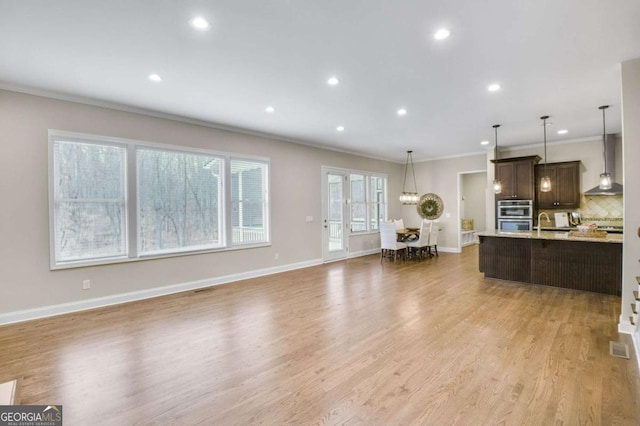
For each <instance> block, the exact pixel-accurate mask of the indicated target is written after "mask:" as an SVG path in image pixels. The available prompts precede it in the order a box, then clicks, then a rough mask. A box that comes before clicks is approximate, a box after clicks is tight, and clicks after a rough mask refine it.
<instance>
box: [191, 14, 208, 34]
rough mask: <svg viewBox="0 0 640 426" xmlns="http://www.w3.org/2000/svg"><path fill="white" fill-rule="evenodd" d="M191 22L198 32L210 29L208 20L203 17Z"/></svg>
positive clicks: (197, 17)
mask: <svg viewBox="0 0 640 426" xmlns="http://www.w3.org/2000/svg"><path fill="white" fill-rule="evenodd" d="M189 22H190V23H191V26H192V27H193V28H195V29H196V30H201V31H204V30H208V29H209V27H210V25H209V22H208V21H207V20H206V19H204V18H203V17H202V16H196V17H195V18H193V19H192V20H191V21H189Z"/></svg>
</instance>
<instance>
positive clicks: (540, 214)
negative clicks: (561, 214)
mask: <svg viewBox="0 0 640 426" xmlns="http://www.w3.org/2000/svg"><path fill="white" fill-rule="evenodd" d="M543 215H544V216H545V217H546V218H547V222H551V219H549V215H548V214H547V212H540V213H539V214H538V237H539V236H540V228H541V226H540V218H541V217H542V216H543Z"/></svg>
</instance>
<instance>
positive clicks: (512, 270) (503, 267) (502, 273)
mask: <svg viewBox="0 0 640 426" xmlns="http://www.w3.org/2000/svg"><path fill="white" fill-rule="evenodd" d="M480 272H484V276H485V277H487V278H500V279H503V280H510V281H521V282H530V281H531V241H529V240H524V239H517V238H485V237H480Z"/></svg>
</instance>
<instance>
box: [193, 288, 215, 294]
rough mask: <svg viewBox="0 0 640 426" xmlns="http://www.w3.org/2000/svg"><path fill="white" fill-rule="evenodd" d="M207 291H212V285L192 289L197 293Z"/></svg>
mask: <svg viewBox="0 0 640 426" xmlns="http://www.w3.org/2000/svg"><path fill="white" fill-rule="evenodd" d="M207 291H213V288H212V287H205V288H199V289H197V290H193V292H194V293H196V294H198V293H205V292H207Z"/></svg>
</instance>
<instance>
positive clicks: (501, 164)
mask: <svg viewBox="0 0 640 426" xmlns="http://www.w3.org/2000/svg"><path fill="white" fill-rule="evenodd" d="M492 161H493V163H495V165H496V166H495V167H496V178H497V179H500V182H501V183H502V192H501V193H500V194H496V200H514V199H517V200H533V199H534V198H535V183H534V180H535V169H534V167H535V165H536V164H537V163H538V162H539V161H540V157H539V156H537V155H532V156H529V157H517V158H505V159H504V160H492Z"/></svg>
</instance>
